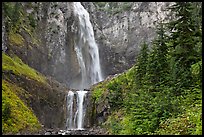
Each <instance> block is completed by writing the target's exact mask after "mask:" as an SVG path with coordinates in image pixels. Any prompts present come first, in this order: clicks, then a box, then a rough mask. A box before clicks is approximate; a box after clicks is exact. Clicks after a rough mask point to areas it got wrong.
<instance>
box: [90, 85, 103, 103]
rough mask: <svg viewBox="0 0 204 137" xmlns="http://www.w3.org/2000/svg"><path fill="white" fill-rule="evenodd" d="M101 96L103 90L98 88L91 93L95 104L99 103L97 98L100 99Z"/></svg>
mask: <svg viewBox="0 0 204 137" xmlns="http://www.w3.org/2000/svg"><path fill="white" fill-rule="evenodd" d="M102 94H103V90H102V89H100V88H98V89H96V90H95V91H94V92H93V95H92V98H94V99H95V101H96V102H98V101H99V97H101V95H102Z"/></svg>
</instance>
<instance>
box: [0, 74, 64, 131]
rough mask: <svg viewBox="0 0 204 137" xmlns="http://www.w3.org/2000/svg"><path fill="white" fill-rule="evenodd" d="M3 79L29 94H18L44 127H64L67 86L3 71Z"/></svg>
mask: <svg viewBox="0 0 204 137" xmlns="http://www.w3.org/2000/svg"><path fill="white" fill-rule="evenodd" d="M2 75H3V79H6V80H7V81H10V82H11V83H15V84H16V85H18V87H21V88H22V89H24V90H25V91H26V92H27V93H28V94H29V96H27V97H26V96H25V97H24V96H20V98H21V99H22V100H23V101H24V102H25V103H26V105H27V106H29V107H30V108H32V110H33V112H34V114H35V115H36V116H37V118H38V120H39V121H40V123H41V124H42V125H44V127H46V128H61V129H64V128H65V121H66V94H67V90H68V89H67V88H66V87H65V86H64V85H62V84H60V83H58V82H57V81H55V80H53V79H52V78H48V79H47V83H46V84H43V83H41V82H37V81H35V80H32V79H29V78H28V77H26V76H23V75H22V76H20V75H15V74H14V73H12V72H6V71H3V73H2Z"/></svg>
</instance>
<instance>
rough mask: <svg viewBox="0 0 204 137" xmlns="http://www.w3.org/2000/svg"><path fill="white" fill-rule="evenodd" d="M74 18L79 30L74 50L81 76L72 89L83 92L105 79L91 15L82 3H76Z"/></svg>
mask: <svg viewBox="0 0 204 137" xmlns="http://www.w3.org/2000/svg"><path fill="white" fill-rule="evenodd" d="M74 16H75V18H76V21H77V28H78V29H77V32H76V36H75V39H74V43H75V45H74V46H75V47H74V48H75V52H76V54H77V60H78V64H79V66H80V75H81V76H80V78H79V79H78V80H77V82H78V83H73V84H72V85H71V88H75V89H82V90H83V89H86V88H89V87H90V86H91V85H93V84H95V83H97V82H100V81H102V80H103V77H102V74H101V66H100V60H99V51H98V46H97V44H96V42H95V38H94V31H93V26H92V24H91V22H90V18H89V13H88V12H87V11H86V10H85V9H84V7H83V6H82V5H81V3H80V2H74Z"/></svg>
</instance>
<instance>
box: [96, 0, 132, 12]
mask: <svg viewBox="0 0 204 137" xmlns="http://www.w3.org/2000/svg"><path fill="white" fill-rule="evenodd" d="M94 4H95V5H97V7H98V9H99V10H101V11H105V12H107V13H109V14H110V15H114V14H117V13H121V12H124V11H129V10H130V9H131V7H132V3H131V2H122V3H121V4H119V3H118V2H94Z"/></svg>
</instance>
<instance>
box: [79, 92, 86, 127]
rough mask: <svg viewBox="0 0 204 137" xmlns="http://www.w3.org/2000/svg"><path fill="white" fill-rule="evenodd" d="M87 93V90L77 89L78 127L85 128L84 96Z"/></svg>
mask: <svg viewBox="0 0 204 137" xmlns="http://www.w3.org/2000/svg"><path fill="white" fill-rule="evenodd" d="M86 93H87V91H77V94H78V100H77V102H78V103H77V104H78V106H77V108H78V115H77V116H78V117H77V129H83V121H84V115H85V113H84V108H83V102H84V96H85V94H86Z"/></svg>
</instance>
